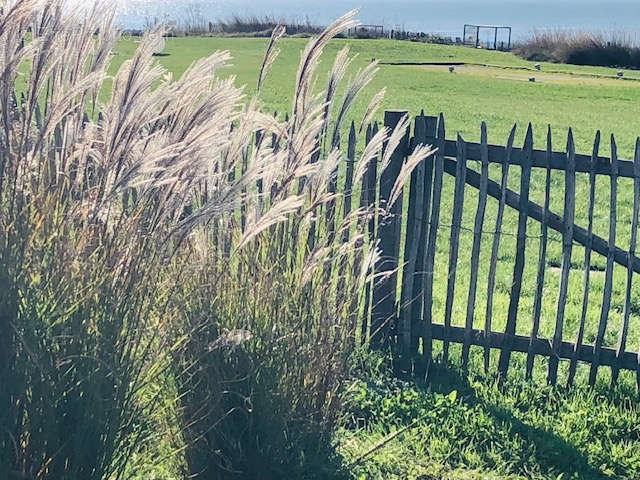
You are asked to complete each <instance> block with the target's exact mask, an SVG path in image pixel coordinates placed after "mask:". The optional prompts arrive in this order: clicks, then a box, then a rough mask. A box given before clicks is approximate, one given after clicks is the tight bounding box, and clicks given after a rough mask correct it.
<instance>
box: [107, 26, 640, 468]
mask: <svg viewBox="0 0 640 480" xmlns="http://www.w3.org/2000/svg"><path fill="white" fill-rule="evenodd" d="M305 42H306V40H304V39H295V38H287V39H284V40H282V42H281V44H280V47H281V54H280V56H279V58H278V60H277V61H276V63H275V65H274V68H273V70H272V71H271V73H270V74H269V76H268V77H267V80H266V82H265V84H264V87H263V91H262V93H261V96H260V100H261V102H262V103H263V105H264V107H265V109H267V110H269V111H276V112H278V113H279V114H281V115H282V114H284V113H285V112H288V111H289V110H290V105H289V99H290V98H291V91H292V89H293V82H294V79H295V73H296V70H297V62H298V59H299V54H300V51H301V49H302V48H303V46H304V45H305ZM135 43H136V40H135V39H127V38H124V39H122V40H121V41H120V43H119V44H118V55H117V56H116V57H115V58H114V61H113V65H112V68H114V69H115V68H116V67H117V66H118V65H119V64H120V63H121V62H122V61H123V60H124V59H125V58H127V57H128V56H129V55H130V54H131V52H132V51H133V49H134V48H135ZM266 43H267V40H265V39H243V38H193V37H191V38H171V39H167V42H166V51H165V53H166V55H165V56H160V57H158V61H159V62H160V63H162V64H163V65H164V66H165V67H166V68H167V69H168V70H170V71H171V72H173V74H174V75H176V76H178V75H180V74H181V73H182V72H183V71H184V70H185V68H186V67H187V66H188V65H189V64H190V63H191V62H192V61H193V60H194V59H196V58H198V57H201V56H204V55H208V54H210V53H212V52H213V51H215V50H229V51H230V52H231V54H232V55H233V58H234V60H233V66H232V67H230V68H228V69H227V70H226V71H225V75H234V76H235V77H236V82H237V83H238V84H246V85H247V95H251V94H252V93H253V91H254V88H255V87H254V86H255V81H256V78H257V74H258V69H259V66H260V62H261V60H262V56H263V53H264V49H265V46H266ZM345 44H348V45H349V46H350V48H351V52H352V54H358V58H357V59H356V60H355V61H354V63H353V65H352V67H351V70H352V71H354V70H355V69H356V68H358V67H362V66H364V65H366V64H367V63H368V62H370V61H371V59H372V58H376V59H377V60H380V61H381V62H447V61H451V62H468V63H472V64H474V66H472V67H463V68H457V69H456V71H455V72H454V73H450V72H449V71H448V70H447V69H446V68H436V67H425V66H394V65H381V66H380V71H379V73H378V75H377V77H376V79H375V80H374V82H372V84H371V85H370V86H369V87H368V88H367V90H366V92H365V94H364V95H363V96H362V97H361V98H360V99H359V100H358V101H357V102H356V104H355V107H354V109H353V112H352V118H353V119H356V121H357V119H359V118H360V117H361V116H362V113H363V111H364V108H365V107H366V104H367V99H368V98H370V96H371V95H372V94H373V93H374V92H376V91H378V90H379V89H381V88H382V87H387V95H386V97H385V100H384V103H383V108H394V109H405V110H408V111H409V112H410V113H411V114H417V113H418V112H420V111H421V110H422V109H424V110H425V112H426V114H428V115H435V114H437V113H439V112H443V113H444V116H445V119H446V124H447V132H448V134H447V136H448V138H454V135H455V133H456V132H459V133H460V134H461V135H462V136H463V137H464V138H465V139H466V140H469V141H478V139H479V132H480V123H481V122H482V121H486V123H487V125H488V131H489V141H490V142H492V143H504V142H505V141H506V138H507V134H508V132H509V130H510V128H511V127H512V125H513V124H514V123H517V124H518V135H517V140H516V145H521V143H522V139H523V136H524V132H525V129H526V125H527V123H528V122H531V124H532V125H533V128H534V138H535V146H536V147H537V148H543V146H544V141H545V140H544V135H545V134H546V128H547V125H548V124H550V125H552V127H553V132H554V137H553V143H554V147H555V148H557V149H561V148H563V147H564V144H565V142H566V133H567V129H568V128H569V127H572V129H573V133H574V138H575V141H576V148H577V150H578V151H579V152H585V153H587V152H589V151H590V148H591V144H592V142H593V136H594V133H595V131H596V130H601V131H602V133H603V142H602V144H601V152H602V154H604V155H608V154H607V153H606V152H608V146H609V141H608V136H609V134H611V133H613V134H615V136H616V140H617V144H618V149H619V154H620V156H621V157H622V158H627V159H628V158H631V157H632V155H633V145H634V142H635V138H636V135H637V134H638V133H640V124H639V122H638V120H637V105H638V104H639V103H640V81H635V80H628V81H624V80H613V79H611V78H608V77H612V76H614V75H615V73H616V71H615V70H613V69H606V68H600V67H574V66H566V65H555V64H542V73H540V74H538V73H537V72H532V67H533V64H532V63H531V62H526V61H523V60H522V59H520V58H517V57H515V56H513V55H511V54H508V53H496V52H487V51H484V50H474V49H470V48H462V47H450V46H438V45H425V44H419V43H410V42H395V41H380V40H371V41H370V40H355V41H347V40H335V41H333V42H332V43H331V44H330V48H329V49H328V51H327V52H326V54H325V57H324V60H323V64H322V68H323V69H324V70H328V67H329V65H330V62H331V60H332V58H333V57H334V56H335V53H336V52H337V51H338V50H339V49H340V48H342V47H343V46H344V45H345ZM479 64H482V65H484V64H486V65H491V66H490V67H482V66H478V65H479ZM502 67H510V68H502ZM536 75H537V79H536V80H537V81H536V82H535V83H533V82H529V80H528V78H529V76H536ZM625 76H626V77H630V78H640V75H639V74H638V72H625ZM360 148H361V145H360ZM471 166H472V167H473V168H475V166H473V165H471ZM510 175H511V178H510V181H509V185H510V187H511V188H512V189H515V190H518V189H519V172H518V171H517V169H512V172H511V174H510ZM491 178H492V179H494V180H498V181H499V169H498V168H492V170H491ZM543 179H544V172H534V174H533V177H532V193H531V196H532V199H533V200H534V201H536V202H537V203H542V196H543V192H544V185H543V183H542V181H543ZM552 182H553V189H552V199H551V208H552V210H553V211H555V212H556V213H562V205H563V185H564V178H563V175H562V173H561V172H554V173H553V174H552ZM577 192H578V193H577V204H576V221H577V223H578V224H579V225H581V226H585V227H586V208H587V201H588V198H587V197H588V195H587V192H588V181H587V176H586V175H583V174H579V175H578V178H577ZM597 192H598V198H597V202H596V212H595V227H594V231H595V233H596V234H598V235H600V236H603V237H605V238H606V237H607V230H608V222H609V219H608V205H609V193H608V179H607V178H604V177H603V178H599V179H598V185H597ZM452 198H453V179H452V178H449V177H447V178H446V179H445V185H444V189H443V204H442V205H443V207H442V208H443V210H442V213H441V223H442V226H441V228H440V229H439V236H438V252H437V256H436V265H437V268H436V273H435V291H434V297H435V303H434V313H435V316H436V318H441V316H442V314H443V311H444V299H445V296H446V283H447V282H446V279H447V276H448V274H449V272H447V267H446V265H447V261H448V236H449V233H450V230H449V229H448V228H447V224H449V223H450V220H451V214H452V212H451V203H452ZM618 201H619V207H618V226H619V229H618V235H619V236H618V238H619V240H618V242H617V243H618V245H619V246H621V247H623V248H626V247H627V246H628V244H629V238H630V218H631V209H632V182H631V181H629V180H620V182H619V193H618ZM476 202H477V192H476V191H474V190H473V189H471V188H467V192H466V195H465V209H464V215H463V225H464V226H466V227H472V226H473V220H474V215H475V206H476ZM496 211H497V204H496V202H495V201H490V202H489V207H488V210H487V216H486V219H485V224H484V230H485V231H487V232H491V231H492V229H493V228H494V222H495V215H496ZM502 228H503V232H504V233H505V235H504V236H503V239H502V243H501V248H500V252H499V267H498V274H497V284H496V296H495V299H494V312H495V314H494V315H495V316H494V328H495V329H500V328H503V327H504V320H505V316H506V311H507V307H508V302H509V290H510V286H511V276H512V270H513V261H514V257H515V236H514V235H513V234H515V232H516V230H517V212H514V211H511V210H507V212H506V214H505V220H504V223H503V227H502ZM528 232H529V235H530V236H531V238H529V240H528V241H527V262H526V267H525V274H524V278H525V283H524V285H523V291H522V297H521V302H520V312H521V313H520V317H519V322H518V333H520V334H525V335H526V334H528V333H529V328H530V327H529V325H530V317H531V315H530V311H531V308H532V303H533V293H534V289H535V275H536V264H537V256H538V255H537V251H538V243H539V241H538V239H537V238H536V236H537V235H539V226H538V224H537V223H536V222H533V221H530V222H529V225H528ZM491 239H492V236H491V234H487V235H486V236H485V237H484V238H483V248H482V254H481V261H480V273H479V279H480V280H479V286H478V303H477V305H476V313H477V315H476V319H475V323H476V325H475V326H476V328H482V327H483V325H484V311H485V305H486V278H487V272H488V258H489V255H490V245H491ZM559 240H560V236H559V235H556V234H551V235H550V242H549V251H548V259H547V263H548V267H549V268H548V271H547V275H546V279H545V290H544V301H543V310H542V326H541V333H540V335H541V336H546V337H549V336H550V335H551V334H552V328H553V319H554V315H555V302H556V298H557V289H558V283H559V272H558V271H557V269H556V268H555V267H557V266H558V265H559V264H560V256H561V245H560V241H559ZM471 242H472V234H471V233H470V232H468V231H467V230H463V233H462V236H461V246H460V251H461V256H460V262H459V265H458V268H457V275H458V281H457V284H456V296H455V304H454V318H453V322H454V324H462V323H463V322H464V317H465V308H466V293H467V290H468V278H469V274H470V272H469V269H470V266H469V263H470V259H469V255H466V254H465V252H469V251H470V249H471ZM583 252H584V250H583V249H582V248H574V251H573V257H572V265H573V267H574V268H573V271H572V273H571V276H570V294H569V300H568V303H567V309H566V314H565V334H564V338H565V340H567V341H572V340H573V339H574V338H575V332H576V331H577V322H578V319H579V317H580V312H581V302H582V277H583V272H582V263H583V256H584V253H583ZM604 260H605V259H604V258H600V257H599V256H597V255H594V258H593V263H594V264H595V265H596V267H599V268H597V269H596V270H594V271H593V272H592V287H591V295H590V303H589V310H588V315H587V330H586V335H585V342H587V343H591V342H593V339H594V336H595V331H596V328H597V321H598V315H599V308H600V303H601V298H602V288H603V283H604V275H603V272H601V271H599V270H601V267H603V265H604ZM625 277H626V273H625V271H624V269H622V268H620V267H616V271H615V276H614V287H613V300H612V309H611V316H610V320H609V328H608V330H607V332H606V337H605V345H606V346H610V347H611V346H615V343H616V341H617V336H618V326H619V323H620V317H621V314H622V305H623V300H624V288H625ZM633 293H634V295H633V301H632V304H633V313H634V315H633V316H632V319H631V329H630V335H629V340H628V349H631V350H634V351H637V350H638V348H639V347H640V317H638V313H640V291H639V290H638V289H637V288H635V289H634V292H633ZM493 353H494V354H495V353H496V352H493ZM456 354H457V350H456V349H453V355H452V356H453V358H455V357H456ZM493 362H494V364H495V362H496V358H495V355H494V358H493ZM481 363H482V361H481V352H480V351H478V350H474V351H472V368H471V373H470V374H469V376H467V375H458V374H457V373H456V372H457V370H456V368H455V366H454V367H452V368H451V369H449V370H443V371H440V372H439V373H438V375H437V376H436V379H435V380H434V381H433V383H432V384H431V385H430V386H428V387H427V386H424V385H419V384H409V383H407V384H397V383H394V382H392V381H391V380H386V381H378V382H376V381H375V379H371V380H369V381H367V380H362V381H359V382H356V383H355V384H354V387H353V389H352V390H353V391H352V397H351V400H350V402H349V405H350V412H351V418H350V419H349V421H346V422H345V427H344V429H343V430H342V431H341V432H340V434H339V435H338V436H337V438H336V444H337V446H338V451H339V452H340V453H341V454H342V456H343V457H344V459H345V460H344V461H345V462H346V463H347V464H349V463H350V462H351V461H353V460H355V459H357V458H358V456H359V455H361V454H362V453H364V452H366V451H367V450H368V449H369V448H370V447H371V446H372V445H375V444H376V442H377V441H380V440H381V439H383V438H384V437H385V436H386V435H387V434H389V433H390V432H393V431H396V430H397V429H399V428H402V427H406V426H409V425H413V422H416V424H415V425H414V426H413V427H412V428H410V429H408V430H407V431H406V432H405V433H403V434H401V435H399V436H398V437H397V438H396V439H394V440H392V441H391V442H389V444H386V445H385V446H384V447H381V448H380V449H378V450H376V451H375V452H373V454H372V455H370V456H368V457H366V458H364V459H363V460H362V461H361V462H358V463H357V464H355V465H353V466H351V467H350V468H348V469H347V470H348V473H347V474H348V475H349V476H351V477H352V478H417V477H420V476H421V475H422V477H420V478H554V479H559V478H563V479H567V478H638V476H640V457H639V456H638V453H637V452H638V447H639V446H640V427H638V425H640V423H638V420H640V418H639V417H640V411H639V409H638V405H637V403H636V400H635V398H633V396H632V394H631V393H629V392H630V391H631V385H633V382H634V379H633V378H632V375H631V374H630V373H624V374H623V375H622V386H621V387H620V388H619V389H617V390H616V391H615V392H613V393H610V392H608V391H607V387H606V385H607V379H608V375H609V372H608V369H602V372H601V375H600V377H599V380H600V383H599V385H598V387H597V388H596V389H595V390H589V389H586V388H584V387H582V386H581V387H578V388H577V389H576V390H573V391H570V392H566V391H564V390H562V389H560V388H558V389H549V388H542V387H541V385H542V384H543V383H544V374H545V372H546V361H542V360H538V363H537V365H536V371H535V379H534V381H535V383H534V386H531V385H530V384H528V383H525V382H522V381H520V380H519V377H521V376H522V374H523V373H522V372H523V363H524V362H523V358H522V356H521V355H514V359H513V360H512V366H511V370H510V375H511V378H510V379H509V381H510V383H509V384H508V386H507V387H506V389H504V390H503V391H500V390H498V389H497V388H496V386H495V385H494V383H493V379H492V378H487V377H484V376H482V375H480V374H479V373H478V371H479V365H481ZM560 371H561V373H560V377H559V378H560V379H563V373H562V372H566V364H563V363H561V370H560ZM586 371H587V368H586V367H584V366H583V368H581V369H580V370H579V372H578V383H584V376H585V373H586ZM385 375H386V374H384V373H383V374H382V375H381V376H382V377H384V376H385ZM561 381H562V380H561ZM454 390H455V391H457V392H458V393H457V395H455V396H454V395H452V394H451V392H452V391H454ZM354 392H355V393H354ZM489 472H492V473H489ZM429 475H431V476H429Z"/></svg>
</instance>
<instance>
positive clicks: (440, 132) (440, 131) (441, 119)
mask: <svg viewBox="0 0 640 480" xmlns="http://www.w3.org/2000/svg"><path fill="white" fill-rule="evenodd" d="M444 135H445V129H444V114H443V113H442V112H440V115H439V116H438V138H444Z"/></svg>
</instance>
